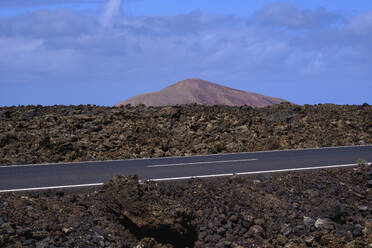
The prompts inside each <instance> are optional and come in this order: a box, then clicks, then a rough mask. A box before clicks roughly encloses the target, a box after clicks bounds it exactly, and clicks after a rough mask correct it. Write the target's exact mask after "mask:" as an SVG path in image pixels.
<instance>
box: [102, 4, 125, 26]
mask: <svg viewBox="0 0 372 248" xmlns="http://www.w3.org/2000/svg"><path fill="white" fill-rule="evenodd" d="M122 3H123V0H108V2H107V4H106V6H105V8H104V11H103V14H102V19H101V22H102V26H103V27H104V28H111V27H112V24H113V21H114V18H115V17H116V16H117V15H118V14H119V13H120V10H121V5H122Z"/></svg>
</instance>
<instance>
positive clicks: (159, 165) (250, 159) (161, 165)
mask: <svg viewBox="0 0 372 248" xmlns="http://www.w3.org/2000/svg"><path fill="white" fill-rule="evenodd" d="M256 160H258V159H256V158H249V159H236V160H222V161H205V162H193V163H178V164H155V165H148V166H146V167H147V168H157V167H172V166H180V165H196V164H217V163H232V162H246V161H256Z"/></svg>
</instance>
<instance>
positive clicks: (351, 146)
mask: <svg viewBox="0 0 372 248" xmlns="http://www.w3.org/2000/svg"><path fill="white" fill-rule="evenodd" d="M357 147H372V144H367V145H350V146H330V147H310V148H296V149H283V150H279V149H277V150H266V151H255V152H231V153H215V154H204V155H192V156H171V157H157V158H133V159H118V160H94V161H79V162H60V163H42V164H20V165H3V166H2V165H0V169H1V168H11V167H28V166H30V167H32V166H44V165H70V164H85V163H101V162H126V161H133V160H161V159H172V158H197V157H213V156H223V155H236V154H256V153H270V152H292V151H307V150H327V149H339V148H357Z"/></svg>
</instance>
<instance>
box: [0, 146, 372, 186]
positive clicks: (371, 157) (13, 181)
mask: <svg viewBox="0 0 372 248" xmlns="http://www.w3.org/2000/svg"><path fill="white" fill-rule="evenodd" d="M358 158H362V159H364V160H366V161H368V162H372V146H355V147H336V148H321V149H304V150H286V151H270V152H250V153H236V154H218V155H208V156H193V157H171V158H157V159H136V160H120V161H103V162H83V163H61V164H47V165H19V166H5V167H4V166H0V193H3V192H8V191H23V190H37V189H42V188H48V187H51V188H58V187H83V186H89V185H92V186H93V185H100V184H102V183H103V182H105V181H107V180H109V179H110V178H112V177H113V176H115V175H117V174H123V175H128V174H137V175H138V176H139V177H140V178H141V179H157V180H159V181H160V180H172V179H173V180H174V179H182V178H189V177H197V176H200V177H210V176H223V175H229V174H233V173H237V174H239V173H240V174H254V173H262V172H267V171H271V172H275V171H291V170H302V169H316V168H318V167H322V168H323V167H324V168H327V167H342V166H353V165H355V163H356V161H357V159H358Z"/></svg>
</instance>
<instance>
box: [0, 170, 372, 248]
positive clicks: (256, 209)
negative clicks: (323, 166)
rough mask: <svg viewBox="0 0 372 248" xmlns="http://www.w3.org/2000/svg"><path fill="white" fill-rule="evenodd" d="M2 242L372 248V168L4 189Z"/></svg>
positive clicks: (147, 246)
mask: <svg viewBox="0 0 372 248" xmlns="http://www.w3.org/2000/svg"><path fill="white" fill-rule="evenodd" d="M0 247H40V248H41V247H136V248H141V247H143V248H151V247H153V248H161V247H164V248H165V247H213V248H214V247H226V248H227V247H236V248H238V247H240V248H241V247H272V248H274V247H286V248H292V247H293V248H297V247H330V248H335V247H347V248H356V247H360V248H361V247H372V166H368V165H362V163H361V165H360V166H358V167H355V168H347V169H345V168H344V169H328V170H320V171H308V172H292V173H288V174H276V175H261V176H255V177H239V176H233V177H229V178H219V179H218V180H217V179H207V180H199V179H194V180H188V181H178V182H172V183H171V182H163V183H155V182H142V183H139V182H138V180H137V177H136V176H128V177H123V176H117V177H115V178H113V179H112V180H111V181H109V182H107V183H106V184H105V185H104V186H103V187H101V188H96V190H95V191H93V190H87V191H85V192H84V191H80V192H74V191H46V192H33V193H17V194H16V193H7V194H0Z"/></svg>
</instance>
